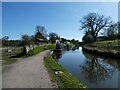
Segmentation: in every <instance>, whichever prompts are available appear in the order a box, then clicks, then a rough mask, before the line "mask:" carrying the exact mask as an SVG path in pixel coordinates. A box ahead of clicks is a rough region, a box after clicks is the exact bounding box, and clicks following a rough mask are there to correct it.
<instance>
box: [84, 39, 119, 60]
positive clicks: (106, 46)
mask: <svg viewBox="0 0 120 90" xmlns="http://www.w3.org/2000/svg"><path fill="white" fill-rule="evenodd" d="M83 51H86V52H89V53H93V54H99V55H101V56H109V57H113V58H120V45H119V41H118V40H107V41H97V42H95V43H93V44H87V45H84V46H83Z"/></svg>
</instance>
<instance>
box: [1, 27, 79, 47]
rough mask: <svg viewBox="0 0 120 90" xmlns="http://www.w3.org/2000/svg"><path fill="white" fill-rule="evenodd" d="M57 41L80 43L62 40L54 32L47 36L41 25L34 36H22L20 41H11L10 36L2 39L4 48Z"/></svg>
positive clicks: (72, 41)
mask: <svg viewBox="0 0 120 90" xmlns="http://www.w3.org/2000/svg"><path fill="white" fill-rule="evenodd" d="M56 40H59V41H60V42H61V43H65V42H70V43H73V44H78V43H79V41H78V40H75V39H72V40H69V39H66V38H61V37H60V36H59V35H58V34H56V33H54V32H50V33H49V34H47V31H46V29H45V27H44V26H40V25H38V26H36V28H35V34H34V35H31V36H30V35H28V34H24V35H22V36H21V39H20V40H9V37H8V36H4V37H3V38H2V39H1V41H2V46H7V47H8V46H10V47H14V46H16V47H17V46H30V45H40V44H41V42H44V43H52V44H54V43H56Z"/></svg>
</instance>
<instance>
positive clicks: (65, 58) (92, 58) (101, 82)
mask: <svg viewBox="0 0 120 90" xmlns="http://www.w3.org/2000/svg"><path fill="white" fill-rule="evenodd" d="M53 56H54V58H55V60H56V61H57V62H58V64H60V65H62V66H63V67H64V68H65V69H66V70H68V71H69V72H70V73H71V74H73V75H74V76H75V77H76V78H78V79H79V80H80V81H81V82H83V83H84V84H86V85H87V86H88V87H89V88H118V86H119V85H118V84H119V80H120V78H119V77H118V76H119V74H120V61H119V60H117V59H113V58H109V57H100V56H98V55H93V54H90V53H86V52H83V51H82V48H81V47H79V49H76V50H74V51H73V50H70V51H66V50H64V51H62V52H58V53H54V54H53Z"/></svg>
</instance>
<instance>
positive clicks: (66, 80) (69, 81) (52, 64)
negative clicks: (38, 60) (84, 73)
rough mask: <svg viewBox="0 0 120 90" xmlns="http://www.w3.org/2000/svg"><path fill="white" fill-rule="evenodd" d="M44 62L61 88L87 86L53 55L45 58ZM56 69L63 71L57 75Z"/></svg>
mask: <svg viewBox="0 0 120 90" xmlns="http://www.w3.org/2000/svg"><path fill="white" fill-rule="evenodd" d="M44 64H45V66H46V67H47V69H48V72H49V74H50V76H51V77H52V79H53V81H55V82H57V85H58V87H59V88H87V87H86V86H85V85H84V84H82V83H81V82H80V81H79V80H78V79H77V78H75V77H74V76H73V75H72V74H71V73H69V72H68V71H67V70H66V69H64V68H63V67H62V66H60V65H59V64H58V63H57V62H56V61H55V60H54V59H53V58H52V56H51V55H48V56H46V57H45V58H44ZM55 71H62V72H63V73H62V74H59V75H55Z"/></svg>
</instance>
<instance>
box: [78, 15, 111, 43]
mask: <svg viewBox="0 0 120 90" xmlns="http://www.w3.org/2000/svg"><path fill="white" fill-rule="evenodd" d="M80 22H81V27H80V29H81V30H84V31H87V32H88V31H89V32H91V35H92V36H93V38H94V41H96V38H97V36H98V33H99V32H100V31H101V30H104V29H106V28H108V27H110V26H111V24H112V23H113V22H112V21H111V18H110V17H105V16H104V15H99V14H97V13H89V14H88V15H86V16H84V17H83V19H82V20H81V21H80Z"/></svg>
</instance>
